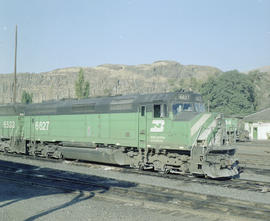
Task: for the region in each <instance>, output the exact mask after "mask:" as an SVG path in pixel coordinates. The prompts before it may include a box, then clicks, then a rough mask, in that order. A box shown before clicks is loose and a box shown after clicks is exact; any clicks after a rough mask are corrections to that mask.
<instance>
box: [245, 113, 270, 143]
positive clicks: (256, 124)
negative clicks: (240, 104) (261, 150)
mask: <svg viewBox="0 0 270 221" xmlns="http://www.w3.org/2000/svg"><path fill="white" fill-rule="evenodd" d="M244 121H245V130H247V131H248V132H249V138H250V139H251V140H270V108H266V109H264V110H261V111H259V112H257V113H254V114H250V115H248V116H246V117H244Z"/></svg>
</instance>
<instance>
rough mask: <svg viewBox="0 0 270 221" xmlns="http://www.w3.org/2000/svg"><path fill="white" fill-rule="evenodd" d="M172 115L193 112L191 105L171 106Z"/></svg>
mask: <svg viewBox="0 0 270 221" xmlns="http://www.w3.org/2000/svg"><path fill="white" fill-rule="evenodd" d="M172 109H173V114H174V115H176V114H178V113H180V112H182V111H193V108H192V104H190V103H183V104H173V108H172Z"/></svg>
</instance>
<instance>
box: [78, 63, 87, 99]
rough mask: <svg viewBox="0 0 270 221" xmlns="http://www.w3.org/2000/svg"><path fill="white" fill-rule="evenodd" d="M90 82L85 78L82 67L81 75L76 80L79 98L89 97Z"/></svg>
mask: <svg viewBox="0 0 270 221" xmlns="http://www.w3.org/2000/svg"><path fill="white" fill-rule="evenodd" d="M89 90H90V84H89V82H88V81H85V80H84V73H83V69H82V68H81V69H80V71H79V76H78V79H77V81H76V82H75V93H76V96H77V98H79V99H81V98H87V97H89Z"/></svg>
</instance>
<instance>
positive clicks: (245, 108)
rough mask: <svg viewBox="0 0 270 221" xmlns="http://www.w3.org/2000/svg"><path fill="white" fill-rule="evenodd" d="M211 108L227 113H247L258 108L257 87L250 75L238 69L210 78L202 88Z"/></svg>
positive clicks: (205, 99)
mask: <svg viewBox="0 0 270 221" xmlns="http://www.w3.org/2000/svg"><path fill="white" fill-rule="evenodd" d="M200 92H201V94H202V96H203V98H204V101H205V102H207V101H208V100H209V101H210V109H211V110H213V111H217V112H223V113H225V114H230V115H232V114H247V113H251V112H253V111H255V109H256V96H255V88H254V85H253V83H252V81H251V80H250V77H249V76H247V75H245V74H241V73H239V72H238V71H237V70H233V71H228V72H225V73H223V74H222V75H220V76H218V77H216V78H210V79H209V80H208V81H207V82H206V83H204V84H203V85H202V87H201V89H200Z"/></svg>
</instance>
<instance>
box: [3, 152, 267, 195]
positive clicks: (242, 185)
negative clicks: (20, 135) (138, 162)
mask: <svg viewBox="0 0 270 221" xmlns="http://www.w3.org/2000/svg"><path fill="white" fill-rule="evenodd" d="M1 154H4V155H7V156H12V157H14V156H15V157H20V155H14V154H7V153H1ZM23 157H24V158H25V159H32V160H42V161H48V162H55V163H62V162H63V161H62V160H57V159H52V158H41V157H34V156H27V155H23ZM66 162H68V164H71V165H75V166H84V167H97V168H98V167H104V164H98V163H89V162H82V161H76V160H71V161H66ZM110 167H111V169H112V170H117V171H119V172H122V173H127V174H138V175H145V176H154V177H161V178H166V179H171V180H175V181H181V182H184V184H183V185H189V184H192V183H197V184H202V185H211V186H218V187H225V188H232V189H237V190H247V191H252V192H270V182H262V181H254V180H245V179H238V178H235V179H225V180H224V179H223V180H222V179H218V180H216V179H209V178H202V177H195V176H191V175H189V176H188V175H179V174H163V173H158V172H153V171H149V170H138V169H133V168H127V167H120V166H115V165H110ZM247 169H248V170H251V171H253V172H256V174H261V175H268V176H269V174H270V173H269V172H270V170H265V169H258V168H247Z"/></svg>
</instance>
